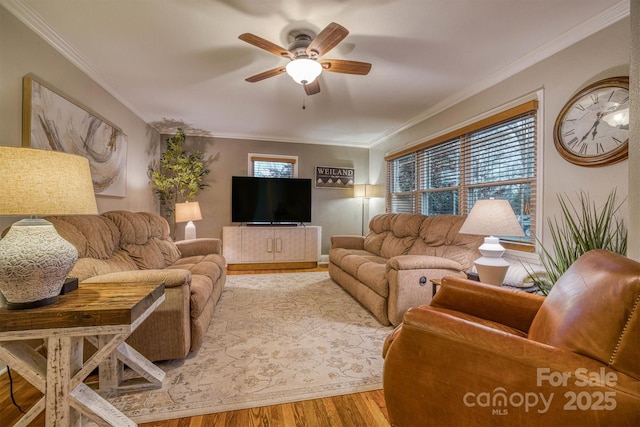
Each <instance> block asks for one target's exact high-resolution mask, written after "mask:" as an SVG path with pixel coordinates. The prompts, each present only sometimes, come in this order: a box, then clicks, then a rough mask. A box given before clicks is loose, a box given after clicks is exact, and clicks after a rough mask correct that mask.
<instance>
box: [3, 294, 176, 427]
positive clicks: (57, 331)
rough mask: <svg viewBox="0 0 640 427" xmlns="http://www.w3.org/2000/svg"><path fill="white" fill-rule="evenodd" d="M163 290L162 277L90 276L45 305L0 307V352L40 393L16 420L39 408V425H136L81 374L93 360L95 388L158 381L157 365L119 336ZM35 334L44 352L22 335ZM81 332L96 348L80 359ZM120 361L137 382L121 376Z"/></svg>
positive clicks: (32, 415) (28, 419)
mask: <svg viewBox="0 0 640 427" xmlns="http://www.w3.org/2000/svg"><path fill="white" fill-rule="evenodd" d="M164 298H165V296H164V285H157V284H139V283H135V284H134V283H132V284H93V285H80V286H79V288H78V289H77V290H76V291H74V292H71V293H69V294H67V295H62V296H60V297H59V298H58V302H57V303H55V304H51V305H48V306H45V307H39V308H33V309H27V310H8V309H7V308H6V307H0V359H1V360H2V361H3V362H4V363H6V364H7V365H9V367H10V368H11V369H13V370H15V371H16V372H18V373H19V374H20V375H21V376H22V377H24V378H25V379H26V380H27V381H29V382H30V383H31V384H33V385H34V386H35V387H36V388H38V389H39V390H40V391H41V392H42V393H43V394H44V396H43V397H42V399H41V400H40V401H38V403H36V404H35V405H34V406H33V407H32V408H31V409H30V410H29V411H28V412H27V413H26V414H25V415H24V416H23V417H22V418H21V419H20V421H18V423H17V424H16V426H27V425H28V424H29V423H30V422H31V421H32V420H33V419H34V418H35V417H36V416H37V415H38V414H39V413H40V412H42V411H43V410H46V425H47V426H56V427H63V426H80V425H82V422H83V418H85V419H86V418H89V419H91V420H92V421H94V422H96V423H97V424H98V425H100V426H104V425H110V426H118V427H120V426H136V425H137V424H136V423H135V422H133V421H132V420H130V419H129V418H127V417H126V416H125V415H124V414H122V413H121V412H120V411H118V410H117V409H116V408H114V407H113V406H112V405H111V404H110V403H109V402H107V401H106V400H105V399H104V398H103V397H102V396H100V395H99V394H98V393H96V392H95V391H94V390H92V389H91V388H90V387H89V386H87V385H86V384H85V383H84V380H85V379H86V378H87V376H88V375H89V374H90V373H91V372H92V371H93V370H94V369H95V368H96V367H99V368H100V375H99V388H100V390H102V391H114V390H116V391H119V390H131V389H132V388H133V387H140V386H141V387H145V388H148V387H159V386H161V385H162V383H163V381H164V377H165V373H164V371H162V370H161V369H159V368H158V367H157V366H155V365H154V364H153V363H151V362H150V361H148V360H147V359H146V358H145V357H143V356H142V355H141V354H140V353H138V352H137V351H136V350H135V349H133V348H131V347H130V346H129V345H127V344H126V343H125V342H124V341H125V339H127V337H129V335H131V333H132V332H133V331H134V330H135V329H136V328H137V327H138V326H139V325H140V324H141V323H142V322H143V321H144V320H145V319H146V318H147V317H148V316H149V315H150V314H151V313H152V312H153V311H154V310H155V309H156V308H157V307H158V306H159V305H160V304H161V303H162V301H164ZM37 339H41V340H43V342H44V343H45V344H46V349H47V357H46V358H45V357H44V356H42V355H40V354H39V353H38V352H36V351H35V350H34V349H33V347H32V346H30V345H28V343H27V342H28V341H33V340H37ZM85 339H87V340H88V341H90V342H91V343H93V344H94V345H95V346H96V347H97V348H98V350H97V352H96V353H95V354H94V355H93V356H91V357H90V358H89V359H88V360H87V361H85V362H84V363H83V342H84V340H85ZM123 365H127V366H129V367H130V368H132V369H133V370H134V371H135V372H136V373H138V374H139V375H141V376H142V377H143V378H144V380H145V383H144V384H142V385H140V384H136V385H134V386H131V385H130V384H127V383H124V382H123V376H122V374H123V371H124V368H123Z"/></svg>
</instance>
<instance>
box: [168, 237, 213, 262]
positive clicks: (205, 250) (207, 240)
mask: <svg viewBox="0 0 640 427" xmlns="http://www.w3.org/2000/svg"><path fill="white" fill-rule="evenodd" d="M175 244H176V246H177V247H178V249H179V250H180V253H181V254H182V258H187V257H190V256H197V255H209V254H218V255H222V240H220V239H217V238H213V237H201V238H198V239H191V240H179V241H177V242H175Z"/></svg>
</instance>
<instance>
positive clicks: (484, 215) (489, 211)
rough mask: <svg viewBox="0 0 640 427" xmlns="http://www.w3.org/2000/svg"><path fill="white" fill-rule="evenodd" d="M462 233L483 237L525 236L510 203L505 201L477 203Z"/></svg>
mask: <svg viewBox="0 0 640 427" xmlns="http://www.w3.org/2000/svg"><path fill="white" fill-rule="evenodd" d="M460 233H463V234H479V235H483V236H517V237H522V236H524V232H523V231H522V226H521V225H520V223H519V222H518V219H517V218H516V214H515V213H514V212H513V209H512V208H511V205H510V204H509V201H508V200H504V199H484V200H478V201H476V203H475V204H474V205H473V208H472V209H471V212H469V216H467V219H466V220H465V222H464V224H462V227H461V228H460Z"/></svg>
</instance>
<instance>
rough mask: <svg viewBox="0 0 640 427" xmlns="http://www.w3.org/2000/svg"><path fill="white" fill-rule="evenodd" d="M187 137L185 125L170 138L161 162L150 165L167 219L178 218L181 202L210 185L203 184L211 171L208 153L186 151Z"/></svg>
mask: <svg viewBox="0 0 640 427" xmlns="http://www.w3.org/2000/svg"><path fill="white" fill-rule="evenodd" d="M185 140H186V136H185V133H184V130H183V129H182V128H178V130H177V132H176V133H175V135H173V136H171V137H169V138H167V140H166V150H165V151H164V153H162V155H161V156H160V161H159V163H158V164H155V165H151V166H149V178H150V179H151V185H152V188H153V192H154V193H155V194H156V196H158V200H159V201H160V208H161V211H162V214H163V216H164V217H165V218H167V219H170V218H173V217H174V214H175V205H176V203H178V202H183V201H193V200H194V199H195V196H196V194H198V192H199V191H200V190H202V189H203V188H205V187H207V185H208V184H205V183H203V182H202V181H203V179H204V177H205V176H207V175H208V174H209V172H211V171H210V170H209V169H208V168H207V162H206V161H205V159H204V153H203V152H202V151H201V150H197V151H195V152H193V153H189V152H187V151H186V150H185V147H184V145H185Z"/></svg>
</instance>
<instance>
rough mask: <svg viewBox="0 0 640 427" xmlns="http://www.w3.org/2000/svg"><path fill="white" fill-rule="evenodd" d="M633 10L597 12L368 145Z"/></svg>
mask: <svg viewBox="0 0 640 427" xmlns="http://www.w3.org/2000/svg"><path fill="white" fill-rule="evenodd" d="M629 13H630V2H629V0H621V1H620V2H618V3H617V4H615V5H614V6H612V7H610V8H609V9H607V10H605V11H604V12H603V13H601V14H600V15H597V16H595V17H593V18H591V19H589V20H587V21H585V22H583V23H581V24H580V25H578V26H576V27H574V28H572V29H571V30H569V31H567V32H566V33H564V34H562V35H561V36H560V37H557V38H555V39H554V40H551V41H550V42H547V43H545V44H544V45H542V46H540V47H539V48H537V49H534V50H533V51H531V52H529V53H528V54H527V55H525V56H523V57H522V58H520V59H518V60H517V61H515V62H513V63H511V64H510V65H507V66H506V67H504V68H502V69H501V70H499V71H497V72H496V73H494V74H492V75H490V76H489V77H487V78H486V79H484V80H482V81H480V82H478V83H476V84H474V85H471V86H468V87H466V88H465V89H463V90H461V91H458V92H456V93H454V94H453V95H451V96H450V97H448V98H446V99H444V100H442V101H441V102H439V103H437V104H435V105H434V106H433V107H431V108H429V109H427V110H425V111H424V112H422V113H421V114H419V115H417V116H415V117H414V118H413V119H411V120H409V121H407V122H405V123H403V124H402V125H400V126H398V127H396V128H394V129H392V130H390V131H388V132H386V133H384V134H382V135H380V136H378V137H376V138H375V139H373V140H371V141H370V142H369V144H368V147H369V148H373V147H375V146H376V145H378V144H381V143H383V142H385V141H387V140H388V139H389V138H391V137H393V136H395V135H397V134H399V133H400V132H402V131H404V130H406V129H409V128H411V127H413V126H415V125H417V124H418V123H420V122H423V121H425V120H427V119H429V118H431V117H433V116H435V115H436V114H439V113H441V112H443V111H445V110H447V109H448V108H451V107H453V106H454V105H456V104H459V103H461V102H462V101H464V100H466V99H468V98H470V97H472V96H474V95H477V94H478V93H480V92H482V91H484V90H486V89H488V88H490V87H492V86H494V85H496V84H498V83H500V82H502V81H504V80H506V79H508V78H509V77H512V76H514V75H515V74H517V73H519V72H521V71H523V70H525V69H527V68H529V67H531V66H532V65H535V64H537V63H538V62H540V61H542V60H544V59H546V58H548V57H550V56H552V55H554V54H556V53H558V52H560V51H561V50H563V49H566V48H568V47H569V46H571V45H573V44H575V43H577V42H579V41H581V40H583V39H585V38H587V37H589V36H590V35H592V34H595V33H597V32H598V31H600V30H603V29H604V28H607V27H608V26H610V25H612V24H615V23H616V22H618V21H620V20H621V19H624V18H626V17H627V16H629Z"/></svg>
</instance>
